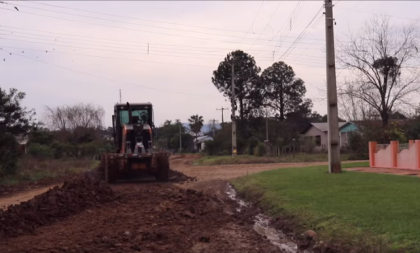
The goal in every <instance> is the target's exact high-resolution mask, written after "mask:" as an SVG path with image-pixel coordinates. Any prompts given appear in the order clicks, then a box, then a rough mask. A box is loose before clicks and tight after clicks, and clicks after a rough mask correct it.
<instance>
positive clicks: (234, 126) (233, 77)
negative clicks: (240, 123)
mask: <svg viewBox="0 0 420 253" xmlns="http://www.w3.org/2000/svg"><path fill="white" fill-rule="evenodd" d="M231 67H232V77H231V79H232V116H231V119H232V156H236V119H235V103H236V99H235V69H234V64H233V62H232V63H231Z"/></svg>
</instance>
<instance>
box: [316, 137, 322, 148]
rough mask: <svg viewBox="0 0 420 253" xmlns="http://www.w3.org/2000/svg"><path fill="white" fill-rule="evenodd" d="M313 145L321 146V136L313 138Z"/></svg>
mask: <svg viewBox="0 0 420 253" xmlns="http://www.w3.org/2000/svg"><path fill="white" fill-rule="evenodd" d="M315 145H316V146H321V135H317V136H315Z"/></svg>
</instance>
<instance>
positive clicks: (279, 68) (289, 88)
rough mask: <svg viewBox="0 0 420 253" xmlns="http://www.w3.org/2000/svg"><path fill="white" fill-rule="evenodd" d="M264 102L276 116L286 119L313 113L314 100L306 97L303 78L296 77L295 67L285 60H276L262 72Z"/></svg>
mask: <svg viewBox="0 0 420 253" xmlns="http://www.w3.org/2000/svg"><path fill="white" fill-rule="evenodd" d="M261 82H262V86H263V89H264V98H265V101H264V104H265V105H266V106H267V107H269V108H271V109H272V110H273V111H274V112H275V113H276V117H278V118H279V119H280V120H282V121H284V120H285V119H286V118H287V117H288V116H289V115H293V117H297V116H298V115H301V116H302V117H306V116H308V115H309V114H310V113H311V109H312V101H311V100H310V99H304V98H303V97H304V96H305V93H306V88H305V84H304V82H303V80H302V79H299V78H296V77H295V72H294V71H293V68H292V67H291V66H289V65H287V64H286V63H284V62H276V63H274V64H273V65H272V66H270V67H268V68H267V69H265V70H264V71H263V73H262V74H261Z"/></svg>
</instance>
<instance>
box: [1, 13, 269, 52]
mask: <svg viewBox="0 0 420 253" xmlns="http://www.w3.org/2000/svg"><path fill="white" fill-rule="evenodd" d="M0 9H2V10H7V11H12V10H9V9H7V8H0ZM19 12H20V13H24V14H30V15H35V16H41V17H48V18H53V19H60V20H66V21H72V22H77V23H84V24H91V25H98V26H104V27H112V28H118V29H124V30H130V31H137V32H146V33H152V34H160V35H168V36H176V37H183V38H190V39H197V40H206V41H208V40H210V41H217V42H227V43H238V44H244V45H249V44H250V43H243V42H242V41H243V38H242V41H241V42H235V41H225V40H215V39H209V38H199V37H193V36H187V35H180V34H170V33H163V32H155V31H148V30H139V29H132V28H127V27H118V26H112V25H106V24H99V23H92V22H86V21H81V20H73V19H67V18H63V17H54V16H49V15H43V14H38V13H32V12H27V11H19ZM66 14H68V15H75V16H80V15H76V14H69V13H66ZM113 22H119V21H114V20H113ZM137 25H139V24H137ZM203 34H209V33H203ZM209 35H216V36H224V37H231V38H241V37H239V36H231V35H217V34H209ZM261 40H264V39H261ZM267 41H269V40H267Z"/></svg>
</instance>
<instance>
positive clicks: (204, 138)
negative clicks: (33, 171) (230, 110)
mask: <svg viewBox="0 0 420 253" xmlns="http://www.w3.org/2000/svg"><path fill="white" fill-rule="evenodd" d="M212 140H213V137H211V136H207V135H203V136H199V137H197V141H196V143H195V145H196V149H197V150H198V151H200V152H201V151H203V150H204V148H205V147H206V145H205V144H206V143H205V142H206V141H212Z"/></svg>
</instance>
